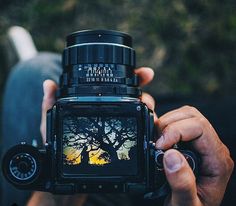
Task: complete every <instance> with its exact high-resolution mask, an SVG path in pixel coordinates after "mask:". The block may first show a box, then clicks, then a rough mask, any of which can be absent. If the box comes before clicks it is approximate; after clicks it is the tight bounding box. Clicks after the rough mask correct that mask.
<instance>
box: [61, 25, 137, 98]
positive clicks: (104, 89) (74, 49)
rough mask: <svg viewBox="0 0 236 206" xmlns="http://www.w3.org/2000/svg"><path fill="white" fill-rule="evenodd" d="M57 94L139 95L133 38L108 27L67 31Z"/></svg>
mask: <svg viewBox="0 0 236 206" xmlns="http://www.w3.org/2000/svg"><path fill="white" fill-rule="evenodd" d="M62 60H63V61H62V65H63V74H62V76H61V81H60V82H61V85H60V89H59V97H71V96H128V97H139V96H140V95H141V90H140V88H139V87H138V77H137V76H136V75H135V74H134V68H135V51H134V49H133V48H132V38H131V37H130V36H129V35H128V34H125V33H121V32H118V31H109V30H86V31H79V32H75V33H72V34H70V35H69V36H68V37H67V45H66V48H65V49H64V52H63V59H62Z"/></svg>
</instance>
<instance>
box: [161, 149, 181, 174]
mask: <svg viewBox="0 0 236 206" xmlns="http://www.w3.org/2000/svg"><path fill="white" fill-rule="evenodd" d="M164 163H165V166H166V168H167V169H168V170H169V171H170V172H176V171H178V170H179V169H180V168H181V166H182V158H181V156H180V155H179V154H178V153H177V152H175V151H173V150H170V151H167V152H166V154H165V155H164Z"/></svg>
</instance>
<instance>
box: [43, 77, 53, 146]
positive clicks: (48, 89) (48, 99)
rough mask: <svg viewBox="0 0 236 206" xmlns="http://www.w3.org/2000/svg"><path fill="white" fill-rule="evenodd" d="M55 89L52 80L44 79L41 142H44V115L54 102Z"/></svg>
mask: <svg viewBox="0 0 236 206" xmlns="http://www.w3.org/2000/svg"><path fill="white" fill-rule="evenodd" d="M56 90H57V85H56V83H55V82H54V81H52V80H46V81H44V83H43V93H44V96H43V102H42V116H41V125H40V131H41V135H42V138H43V142H44V143H45V142H46V115H47V111H48V110H49V109H50V108H51V107H52V106H53V104H54V103H55V93H56Z"/></svg>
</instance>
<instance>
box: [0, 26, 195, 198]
mask: <svg viewBox="0 0 236 206" xmlns="http://www.w3.org/2000/svg"><path fill="white" fill-rule="evenodd" d="M62 66H63V73H62V75H61V78H60V87H59V89H58V93H57V101H56V103H55V105H54V106H53V107H52V109H50V110H49V111H48V112H47V130H46V136H47V141H46V144H45V149H42V150H40V149H38V148H36V147H34V146H31V145H27V144H25V143H21V144H19V145H16V146H14V147H12V148H11V149H9V150H8V151H7V153H6V154H5V155H4V158H3V162H2V169H3V174H4V176H5V177H6V179H7V180H8V181H9V182H10V183H11V184H13V185H14V186H15V187H17V188H19V189H28V190H39V191H47V192H52V193H56V194H73V193H90V192H117V193H120V192H133V193H147V194H148V195H147V196H149V197H151V196H155V195H157V196H160V194H164V193H165V190H166V188H167V187H166V186H167V183H166V180H165V175H164V171H163V163H162V158H163V154H164V151H161V150H156V149H155V147H154V142H155V140H156V139H155V134H154V120H153V112H152V111H151V110H149V109H148V107H147V106H146V105H145V104H144V103H143V102H141V101H140V98H139V97H140V96H141V89H140V87H139V79H138V76H137V75H136V74H135V73H134V69H135V51H134V49H133V48H132V39H131V37H130V36H129V35H127V34H125V33H121V32H117V31H109V30H86V31H79V32H75V33H72V34H70V35H69V36H68V37H67V45H66V48H65V49H64V52H63V57H62ZM175 147H176V148H177V149H178V150H180V152H182V153H183V154H184V156H185V157H186V159H187V160H188V162H189V164H190V166H191V168H192V169H193V170H194V171H195V172H196V171H197V166H198V159H197V156H196V155H195V153H193V152H192V151H191V150H188V149H186V148H185V147H179V146H175ZM166 191H167V190H166Z"/></svg>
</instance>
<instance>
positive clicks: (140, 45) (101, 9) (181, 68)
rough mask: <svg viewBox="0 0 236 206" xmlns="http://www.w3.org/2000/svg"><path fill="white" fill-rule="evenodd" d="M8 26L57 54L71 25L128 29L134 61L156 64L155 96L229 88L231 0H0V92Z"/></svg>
mask: <svg viewBox="0 0 236 206" xmlns="http://www.w3.org/2000/svg"><path fill="white" fill-rule="evenodd" d="M12 25H19V26H23V27H25V28H26V29H28V30H29V31H30V33H31V34H32V36H33V39H34V41H35V43H36V46H37V48H38V50H40V51H45V50H47V51H55V52H60V53H61V52H62V50H63V48H64V41H65V36H66V35H67V34H68V33H71V32H73V31H76V30H83V29H115V30H121V31H124V32H127V33H129V34H131V35H132V36H133V42H134V43H133V45H134V48H135V49H136V52H137V66H142V65H145V66H149V67H152V68H153V69H154V70H155V73H156V75H155V80H154V81H153V82H152V84H151V85H150V86H148V87H147V88H145V89H146V90H147V91H149V92H151V93H152V94H153V95H154V96H157V95H184V96H185V95H197V96H201V97H204V96H209V95H210V96H217V97H219V96H221V97H222V96H228V95H233V94H234V93H235V89H236V72H235V66H236V1H235V0H228V1H222V0H208V1H205V0H191V1H189V0H173V1H170V0H159V1H153V0H133V1H129V0H100V1H94V0H86V1H80V0H77V1H76V0H57V1H55V0H50V1H48V0H31V1H26V0H25V1H22V0H11V1H8V0H1V2H0V71H1V76H0V90H1V91H2V89H3V87H4V83H5V81H6V77H7V74H8V72H9V68H10V66H11V65H12V64H13V63H14V59H12V57H11V54H9V49H8V47H9V46H8V44H7V40H6V31H7V29H8V28H9V27H10V26H12ZM1 93H2V92H1Z"/></svg>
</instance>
